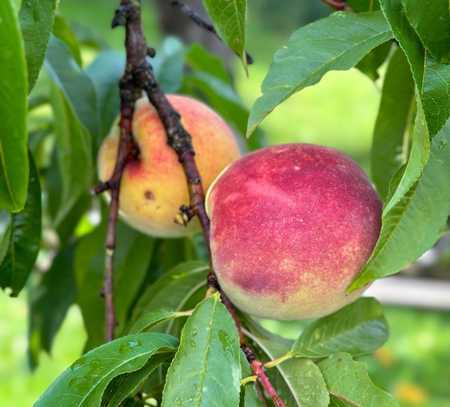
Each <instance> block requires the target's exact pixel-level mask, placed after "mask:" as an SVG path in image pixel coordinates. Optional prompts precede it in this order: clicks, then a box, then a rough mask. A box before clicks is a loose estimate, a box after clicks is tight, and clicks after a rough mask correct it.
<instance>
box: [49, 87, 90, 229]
mask: <svg viewBox="0 0 450 407" xmlns="http://www.w3.org/2000/svg"><path fill="white" fill-rule="evenodd" d="M51 105H52V109H53V115H54V118H55V120H54V126H55V135H56V148H57V155H58V162H59V168H60V173H61V180H62V195H61V199H60V206H59V208H58V211H57V215H56V217H55V224H56V225H58V224H59V223H60V222H61V221H62V220H64V219H65V218H66V216H67V214H68V213H69V211H70V210H71V209H72V208H73V206H74V205H75V203H76V202H77V201H78V199H79V198H80V197H81V195H83V194H84V193H85V192H86V191H89V189H90V187H91V184H92V177H93V163H92V152H91V140H90V137H89V134H88V133H87V131H86V129H85V128H84V127H83V126H81V124H80V122H79V121H78V119H77V117H76V116H75V114H74V112H73V110H72V108H71V106H70V105H69V103H67V100H66V98H65V97H64V95H63V93H62V92H61V91H60V90H59V89H57V88H56V87H55V86H54V85H53V86H52V87H51ZM80 163H82V165H80Z"/></svg>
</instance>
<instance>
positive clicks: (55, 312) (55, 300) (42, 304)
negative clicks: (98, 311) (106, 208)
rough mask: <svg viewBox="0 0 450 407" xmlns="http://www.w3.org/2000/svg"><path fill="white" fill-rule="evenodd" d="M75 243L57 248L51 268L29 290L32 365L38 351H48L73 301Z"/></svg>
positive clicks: (29, 341) (37, 355)
mask: <svg viewBox="0 0 450 407" xmlns="http://www.w3.org/2000/svg"><path fill="white" fill-rule="evenodd" d="M74 248H75V247H74V245H70V246H68V247H66V248H63V249H62V250H60V252H59V253H58V254H57V256H56V257H55V258H54V259H53V263H52V266H51V267H50V270H48V271H47V272H46V273H44V274H43V275H42V277H41V279H40V281H39V282H38V283H37V284H36V285H35V286H32V288H31V289H30V292H29V296H30V299H29V323H28V325H29V328H28V344H29V346H28V356H29V360H30V364H31V366H32V367H33V368H34V367H36V366H37V364H38V361H39V354H40V352H41V351H46V352H47V353H48V354H50V352H51V350H52V344H53V339H54V337H55V335H56V334H57V333H58V331H59V328H60V327H61V325H62V323H63V321H64V319H65V317H66V314H67V311H68V310H69V307H70V306H71V305H72V304H73V303H74V301H75V279H74V274H73V257H74Z"/></svg>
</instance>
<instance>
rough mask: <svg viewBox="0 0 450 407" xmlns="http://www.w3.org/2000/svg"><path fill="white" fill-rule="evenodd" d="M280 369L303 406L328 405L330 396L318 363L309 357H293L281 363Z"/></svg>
mask: <svg viewBox="0 0 450 407" xmlns="http://www.w3.org/2000/svg"><path fill="white" fill-rule="evenodd" d="M280 371H281V373H282V376H283V378H284V379H285V380H286V383H287V384H288V385H289V388H290V390H291V391H292V393H293V394H294V395H295V399H296V400H298V405H300V406H302V407H328V404H329V402H330V396H329V394H328V390H327V386H326V384H325V380H324V378H323V376H322V373H321V372H320V369H319V368H318V367H317V365H316V364H315V363H314V362H313V361H311V360H309V359H291V360H287V361H285V362H283V363H282V364H281V365H280Z"/></svg>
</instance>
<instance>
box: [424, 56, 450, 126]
mask: <svg viewBox="0 0 450 407" xmlns="http://www.w3.org/2000/svg"><path fill="white" fill-rule="evenodd" d="M422 99H423V106H424V110H425V114H426V118H427V123H428V127H429V129H430V134H431V135H435V134H436V133H437V132H438V131H439V130H440V129H441V128H442V126H443V125H444V124H445V122H446V121H447V119H448V117H449V116H450V65H444V64H440V63H438V62H436V60H434V59H433V57H431V56H430V55H428V54H427V55H426V57H425V71H424V78H423V96H422Z"/></svg>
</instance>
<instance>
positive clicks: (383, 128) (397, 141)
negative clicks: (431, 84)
mask: <svg viewBox="0 0 450 407" xmlns="http://www.w3.org/2000/svg"><path fill="white" fill-rule="evenodd" d="M414 103H415V99H414V84H413V82H412V78H411V71H410V68H409V64H408V62H407V61H406V58H405V56H404V53H403V51H402V50H400V49H397V50H396V51H395V53H394V54H393V55H392V57H391V59H390V61H389V65H388V68H387V71H386V75H385V77H384V83H383V89H382V94H381V102H380V107H379V109H378V116H377V120H376V122H375V128H374V131H373V144H372V150H371V157H370V158H371V173H372V179H373V181H374V183H375V185H376V187H377V190H378V192H379V193H380V195H381V197H382V198H383V199H386V197H387V195H388V191H389V182H390V180H391V178H392V176H393V175H394V174H395V172H396V171H397V170H398V169H399V168H400V166H401V165H402V164H404V161H405V160H406V158H407V157H406V156H405V155H406V154H405V151H404V148H405V146H404V140H405V132H407V131H408V125H409V122H410V121H411V119H412V117H411V116H412V113H413V110H414Z"/></svg>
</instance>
